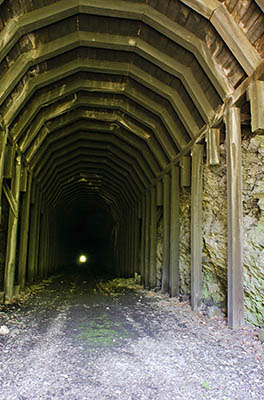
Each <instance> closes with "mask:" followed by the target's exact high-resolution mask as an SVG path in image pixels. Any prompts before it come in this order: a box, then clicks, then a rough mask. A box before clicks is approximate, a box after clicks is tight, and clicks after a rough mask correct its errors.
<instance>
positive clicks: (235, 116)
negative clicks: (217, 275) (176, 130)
mask: <svg viewBox="0 0 264 400" xmlns="http://www.w3.org/2000/svg"><path fill="white" fill-rule="evenodd" d="M240 122H241V121H240V109H239V108H236V107H229V108H228V109H227V111H226V115H225V124H226V143H227V212H228V214H227V216H228V221H227V222H228V324H229V326H231V327H233V328H239V327H241V326H242V325H243V323H244V290H243V208H242V165H241V123H240Z"/></svg>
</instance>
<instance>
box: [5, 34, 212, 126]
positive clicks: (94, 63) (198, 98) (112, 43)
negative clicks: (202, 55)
mask: <svg viewBox="0 0 264 400" xmlns="http://www.w3.org/2000/svg"><path fill="white" fill-rule="evenodd" d="M94 36H95V35H94V34H88V33H86V32H85V33H84V32H79V31H77V32H74V33H72V34H69V35H66V36H65V37H64V38H63V40H62V39H58V40H55V41H53V42H50V43H49V44H47V45H46V46H45V47H43V48H42V49H41V50H40V51H37V52H36V51H35V50H33V51H31V52H29V53H26V54H23V55H21V56H20V57H19V59H18V60H17V61H16V63H15V64H14V65H13V66H11V67H10V69H9V71H8V72H7V73H6V75H5V76H4V77H3V79H2V80H1V81H0V85H1V87H2V92H1V94H0V103H3V102H4V101H5V99H6V98H7V97H8V95H9V94H10V93H11V92H12V90H13V89H14V88H15V87H16V85H17V84H18V82H19V81H20V80H21V79H22V78H23V76H24V75H25V74H26V73H27V71H28V70H29V68H30V67H32V66H34V65H37V64H38V63H39V62H43V61H44V60H47V59H50V58H52V57H54V56H58V55H61V54H63V53H65V52H67V51H69V50H73V49H75V48H78V47H80V46H82V47H85V46H89V47H96V48H100V49H109V48H113V51H118V50H119V51H131V52H135V53H137V54H139V55H140V57H143V58H144V59H146V60H147V61H149V62H151V63H153V64H154V65H157V66H159V67H160V68H161V69H163V70H164V71H166V72H168V73H169V74H171V75H173V76H175V77H177V78H178V79H180V80H181V81H182V83H183V85H184V87H185V89H186V91H187V93H188V94H189V96H190V97H191V98H192V100H193V102H194V104H195V106H196V108H197V109H198V110H199V113H200V114H201V115H202V117H203V119H204V120H205V121H208V119H210V117H211V118H212V116H213V114H214V110H213V108H212V105H211V104H210V102H209V100H208V99H207V97H206V95H205V93H204V91H203V90H202V88H201V86H200V85H199V83H198V82H197V81H196V79H195V77H194V75H193V73H192V71H191V69H190V68H186V67H185V66H184V65H182V64H180V63H179V62H178V61H176V60H174V59H173V58H172V57H169V56H167V55H165V54H163V53H162V52H160V51H158V50H157V49H155V48H154V47H151V46H150V45H148V44H146V43H144V42H142V43H138V44H137V46H136V47H135V46H131V45H129V43H128V39H126V38H122V37H118V38H117V37H111V38H110V39H108V41H107V39H105V38H104V36H103V35H100V34H99V35H98V34H97V35H96V38H94ZM105 64H106V63H105V62H102V61H101V62H100V61H98V60H89V62H88V60H82V61H81V60H80V66H81V65H82V66H83V69H84V70H85V69H86V70H87V69H88V68H90V70H95V69H97V70H100V69H101V71H103V70H104V71H105V73H107V72H108V73H110V72H111V71H116V72H119V73H121V72H123V73H124V71H127V72H128V73H130V68H131V67H130V64H127V65H126V66H124V65H122V64H121V65H119V66H118V64H120V63H114V62H112V63H111V62H108V63H107V65H105ZM60 69H62V68H58V70H60ZM65 72H66V71H65ZM53 74H54V75H55V70H51V71H50V72H46V73H43V74H40V75H39V76H41V75H44V76H45V77H46V76H47V78H48V75H50V79H51V80H52V76H53ZM21 97H23V95H22V96H21ZM178 107H179V106H178ZM187 118H188V117H186V118H185V120H186V121H187ZM185 123H186V122H185Z"/></svg>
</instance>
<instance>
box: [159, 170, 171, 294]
mask: <svg viewBox="0 0 264 400" xmlns="http://www.w3.org/2000/svg"><path fill="white" fill-rule="evenodd" d="M170 192H171V190H170V175H169V174H165V175H164V177H163V269H162V286H161V291H162V293H168V292H169V279H170V269H169V268H170V202H171V199H170V195H171V193H170Z"/></svg>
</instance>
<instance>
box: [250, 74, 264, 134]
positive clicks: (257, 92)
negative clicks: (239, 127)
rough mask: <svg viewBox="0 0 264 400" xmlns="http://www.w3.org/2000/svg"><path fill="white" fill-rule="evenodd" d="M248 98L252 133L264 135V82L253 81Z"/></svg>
mask: <svg viewBox="0 0 264 400" xmlns="http://www.w3.org/2000/svg"><path fill="white" fill-rule="evenodd" d="M247 97H248V99H249V100H250V111H251V129H252V132H253V133H264V81H260V80H256V79H254V80H252V81H251V83H250V85H249V87H248V91H247Z"/></svg>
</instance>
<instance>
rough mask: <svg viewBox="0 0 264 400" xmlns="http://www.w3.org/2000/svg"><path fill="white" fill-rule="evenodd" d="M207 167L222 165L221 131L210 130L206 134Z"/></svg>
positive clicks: (216, 129)
mask: <svg viewBox="0 0 264 400" xmlns="http://www.w3.org/2000/svg"><path fill="white" fill-rule="evenodd" d="M206 158H207V165H219V164H220V129H218V128H208V131H207V132H206Z"/></svg>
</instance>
